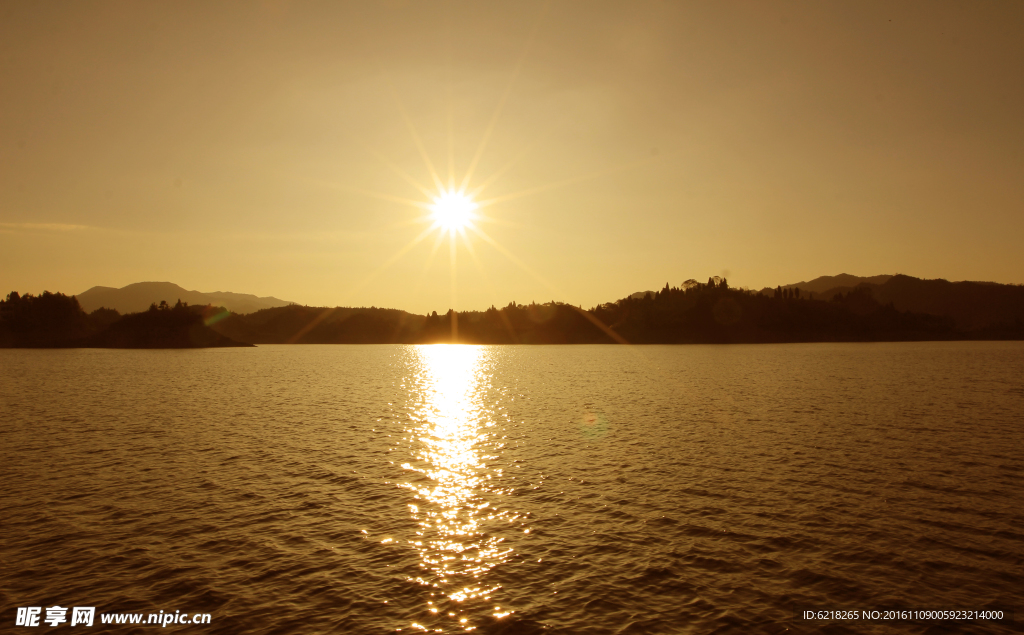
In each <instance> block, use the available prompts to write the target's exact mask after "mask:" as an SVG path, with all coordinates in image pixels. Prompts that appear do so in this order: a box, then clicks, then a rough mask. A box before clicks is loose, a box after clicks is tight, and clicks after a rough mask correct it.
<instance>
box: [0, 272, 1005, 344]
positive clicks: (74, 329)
mask: <svg viewBox="0 0 1024 635" xmlns="http://www.w3.org/2000/svg"><path fill="white" fill-rule="evenodd" d="M958 285H959V286H958ZM901 293H902V295H900V294H901ZM879 298H882V300H880V299H879ZM897 302H909V303H911V304H915V305H920V306H924V307H926V308H927V307H938V309H936V310H934V311H932V312H929V311H920V310H918V311H909V310H900V309H899V308H897ZM943 310H944V311H945V312H944V313H943ZM956 339H1024V288H1022V287H1019V286H1015V285H995V284H992V283H949V282H946V281H944V280H943V281H931V280H920V279H917V278H911V277H909V276H893V277H892V278H891V279H889V280H887V281H886V282H885V283H884V284H881V285H878V284H861V285H858V286H856V287H852V288H846V289H834V290H831V291H830V292H828V293H822V294H812V293H808V292H805V291H802V290H801V289H799V288H792V287H790V288H783V287H781V286H780V287H777V288H776V289H774V290H767V291H766V290H762V291H760V292H753V291H749V290H746V289H734V288H731V287H730V286H729V283H728V281H727V280H725V279H722V278H718V277H713V278H710V279H708V281H707V282H704V283H701V282H697V281H696V280H688V281H686V282H684V283H683V284H681V285H679V286H678V287H673V286H670V285H668V284H666V285H665V287H664V288H662V289H661V290H660V291H657V292H648V293H642V294H634V295H633V296H630V297H626V298H623V299H621V300H618V301H616V302H609V303H605V304H601V305H598V306H596V307H591V308H589V309H584V308H582V307H578V306H573V305H570V304H566V303H562V302H557V301H551V302H545V303H541V304H538V303H536V302H531V303H530V304H518V303H516V302H510V303H509V304H508V305H506V306H504V307H501V308H498V307H494V306H492V307H490V308H488V309H487V310H484V311H467V312H461V313H456V312H454V311H451V310H449V311H447V312H445V313H443V314H438V313H437V312H431V313H430V314H429V315H415V314H412V313H408V312H405V311H401V310H398V309H383V308H377V307H370V308H344V307H335V308H327V307H308V306H300V305H294V304H293V305H289V306H283V307H275V308H269V309H263V310H261V311H256V312H254V313H249V314H244V315H240V314H235V313H231V312H229V311H227V310H226V309H224V308H223V307H215V306H209V305H208V306H188V305H187V304H184V303H182V302H180V301H178V302H176V304H175V305H173V306H171V305H170V304H168V302H166V301H165V302H162V303H161V304H160V305H157V304H155V303H154V304H153V305H152V306H151V307H150V309H149V310H148V311H143V312H140V313H134V314H128V315H124V316H122V315H120V314H118V313H117V312H116V311H113V310H111V309H105V308H100V309H97V310H95V311H93V312H92V313H88V314H86V313H85V312H84V311H82V310H81V308H80V307H79V306H78V303H77V300H76V299H75V298H74V297H69V296H65V295H63V294H59V293H56V294H54V293H49V292H44V293H43V294H42V295H39V296H32V295H26V296H19V295H18V294H17V293H11V294H10V295H8V296H7V299H6V300H0V346H7V347H11V346H21V347H46V346H98V347H117V348H182V347H197V346H231V345H245V344H289V343H291V344H345V343H353V344H355V343H362V344H378V343H405V344H421V343H437V342H460V343H469V344H603V343H631V344H700V343H707V344H711V343H723V344H724V343H769V342H863V341H914V340H956Z"/></svg>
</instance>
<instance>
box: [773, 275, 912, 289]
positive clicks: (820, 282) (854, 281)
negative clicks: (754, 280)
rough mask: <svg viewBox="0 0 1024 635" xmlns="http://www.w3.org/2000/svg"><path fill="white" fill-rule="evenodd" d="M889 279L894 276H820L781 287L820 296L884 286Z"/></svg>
mask: <svg viewBox="0 0 1024 635" xmlns="http://www.w3.org/2000/svg"><path fill="white" fill-rule="evenodd" d="M889 278H892V276H889V275H880V276H867V277H863V276H851V275H850V274H848V273H841V274H839V275H838V276H818V277H817V278H815V279H813V280H808V281H806V282H795V283H793V284H784V285H782V286H781V288H782V289H800V290H801V291H804V292H810V293H815V294H818V293H824V292H826V291H829V290H831V289H836V288H844V289H852V288H854V287H856V286H857V285H859V284H874V285H879V284H884V283H885V282H886V281H888V280H889ZM772 291H774V289H772V288H770V287H765V288H764V289H761V292H762V293H767V294H770V293H771V292H772Z"/></svg>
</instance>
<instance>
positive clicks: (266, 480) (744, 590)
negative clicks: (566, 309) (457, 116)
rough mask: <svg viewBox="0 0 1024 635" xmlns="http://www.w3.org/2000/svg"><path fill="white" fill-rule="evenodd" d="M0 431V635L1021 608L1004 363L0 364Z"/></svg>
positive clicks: (236, 353)
mask: <svg viewBox="0 0 1024 635" xmlns="http://www.w3.org/2000/svg"><path fill="white" fill-rule="evenodd" d="M0 425H2V427H0V434H2V436H0V479H2V480H0V482H2V483H3V488H2V490H0V508H2V509H3V510H4V511H3V515H2V526H0V549H2V562H3V567H2V568H0V594H2V595H0V599H2V604H3V614H2V619H3V620H4V625H5V627H9V626H11V625H12V624H14V620H15V612H16V608H17V607H30V606H31V607H36V606H38V607H43V617H45V613H46V611H45V608H46V607H50V606H54V605H59V606H61V607H69V606H95V607H97V608H96V626H95V627H94V628H96V627H99V628H97V630H96V631H95V632H107V631H104V630H103V629H107V630H108V631H109V632H117V633H131V632H152V627H149V628H147V627H144V626H135V627H132V626H130V625H128V624H123V625H116V626H113V625H111V626H103V625H102V624H100V623H99V622H100V615H101V614H110V613H116V612H132V611H137V612H139V613H146V614H149V613H157V612H159V611H161V610H162V611H164V613H165V614H167V613H174V612H175V611H180V612H182V613H196V612H202V613H208V614H210V616H211V621H210V623H209V624H205V625H201V626H186V625H180V624H179V625H176V624H172V625H171V626H168V627H167V628H168V629H170V630H171V631H174V630H178V631H187V632H202V633H328V632H331V633H338V632H349V633H383V632H393V631H401V632H406V633H415V632H423V631H428V632H445V633H455V632H465V631H466V630H470V629H474V630H475V631H476V632H484V633H533V632H543V631H547V632H552V633H711V632H723V633H731V632H736V633H749V632H763V633H781V632H787V631H788V632H796V633H813V632H820V631H821V630H822V629H824V628H826V627H828V628H830V629H831V630H829V631H828V632H834V633H841V632H856V633H865V632H877V633H887V632H893V633H907V632H915V633H917V632H919V633H925V632H928V633H932V632H959V631H960V629H962V628H966V626H965V625H964V624H963V623H959V624H956V623H952V622H936V621H888V622H886V621H872V622H865V621H863V620H861V621H849V620H848V621H845V622H832V623H829V622H824V621H808V620H802V619H797V616H796V611H798V610H801V609H833V610H867V609H887V608H904V609H929V610H931V609H967V610H971V609H977V610H980V609H999V610H1004V611H1005V610H1009V609H1012V608H1013V607H1014V606H1017V605H1020V600H1021V598H1022V595H1024V593H1022V591H1021V589H1024V505H1022V503H1024V452H1022V450H1024V343H1022V342H942V343H927V342H926V343H880V344H791V345H751V346H741V345H737V346H649V347H627V346H535V347H530V346H480V347H475V346H400V345H395V346H284V345H282V346H260V347H258V348H255V349H206V350H188V351H178V350H100V349H78V350H0ZM68 619H69V620H70V615H69V618H68ZM69 625H70V624H69V623H68V624H64V625H63V626H69ZM44 628H46V627H44ZM76 628H77V627H76ZM936 629H938V630H936ZM969 630H970V632H991V633H1009V632H1016V629H1015V624H1012V623H1009V622H1008V621H1006V620H1005V619H1004V620H1003V621H992V622H974V623H973V624H971V625H970V628H969ZM72 632H75V631H73V630H72ZM87 632H91V631H87Z"/></svg>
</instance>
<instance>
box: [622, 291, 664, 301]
mask: <svg viewBox="0 0 1024 635" xmlns="http://www.w3.org/2000/svg"><path fill="white" fill-rule="evenodd" d="M656 295H658V292H657V291H637V292H636V293H634V294H632V295H630V296H629V297H630V298H631V299H633V300H643V299H644V298H646V297H647V296H651V297H652V298H653V297H654V296H656Z"/></svg>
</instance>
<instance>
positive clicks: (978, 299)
mask: <svg viewBox="0 0 1024 635" xmlns="http://www.w3.org/2000/svg"><path fill="white" fill-rule="evenodd" d="M855 289H867V290H870V293H871V296H872V297H873V298H874V299H875V300H877V301H878V302H880V303H882V304H890V303H891V304H892V305H893V307H894V308H896V310H898V311H912V312H915V313H928V314H930V315H942V316H947V317H950V318H952V319H953V321H954V322H955V323H956V325H957V328H959V329H961V330H964V331H977V330H982V329H988V328H999V327H1002V326H1008V325H1012V324H1015V323H1016V322H1019V321H1021V320H1024V286H1021V285H1015V284H997V283H995V282H970V281H964V282H950V281H948V280H941V279H939V280H922V279H921V278H914V277H912V276H905V275H895V276H892V277H891V278H889V279H888V280H886V281H885V282H884V283H883V284H871V283H867V282H865V283H861V284H859V285H857V286H855V287H837V288H834V289H829V290H827V291H824V292H822V293H820V294H815V298H817V299H820V300H831V299H832V298H833V297H835V296H837V295H839V294H849V293H850V292H851V291H854V290H855Z"/></svg>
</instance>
